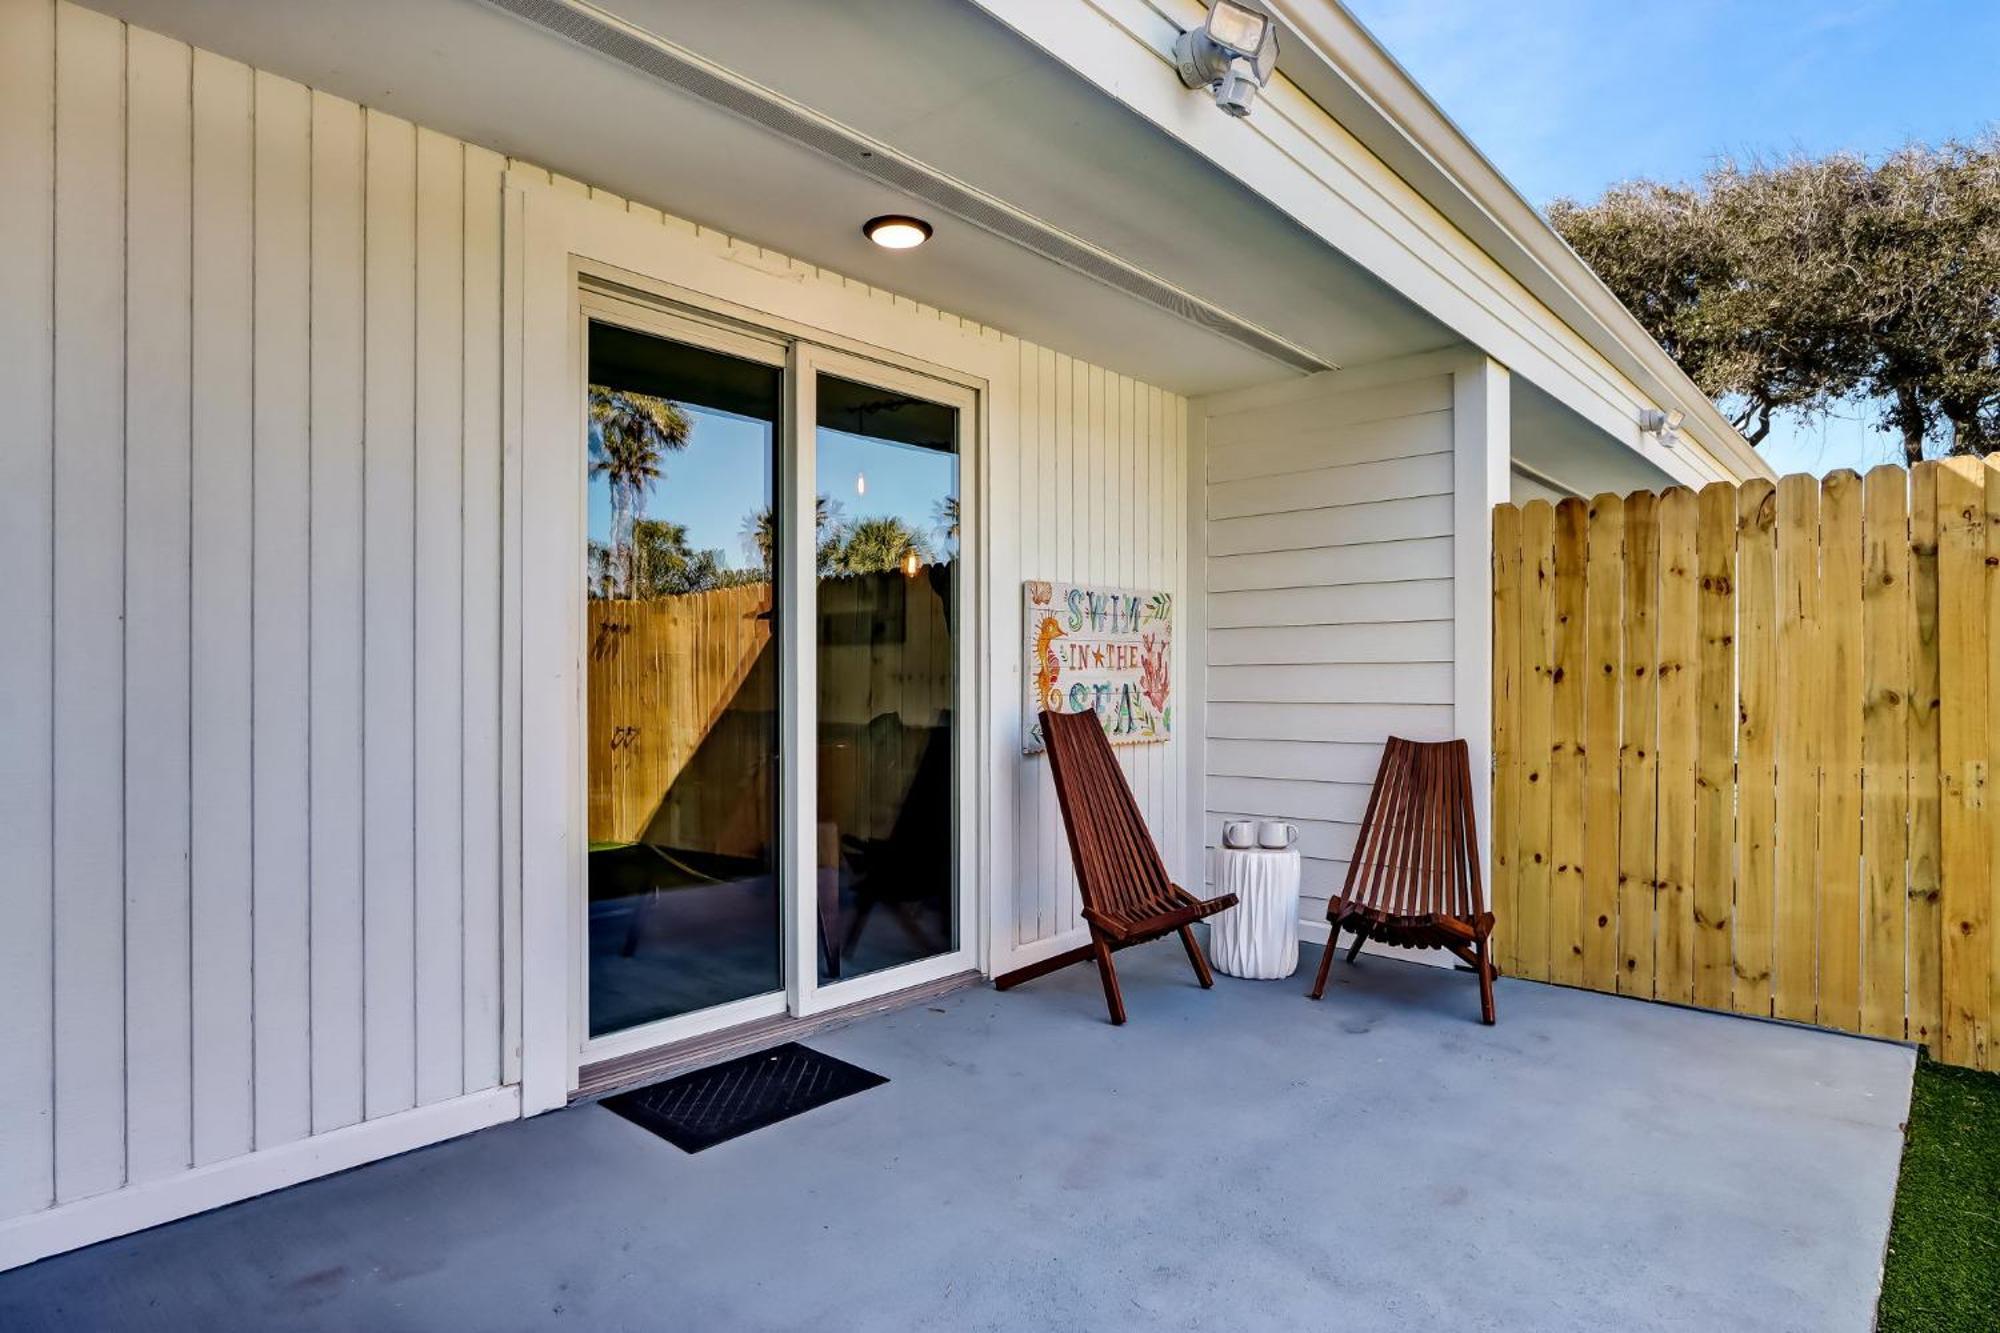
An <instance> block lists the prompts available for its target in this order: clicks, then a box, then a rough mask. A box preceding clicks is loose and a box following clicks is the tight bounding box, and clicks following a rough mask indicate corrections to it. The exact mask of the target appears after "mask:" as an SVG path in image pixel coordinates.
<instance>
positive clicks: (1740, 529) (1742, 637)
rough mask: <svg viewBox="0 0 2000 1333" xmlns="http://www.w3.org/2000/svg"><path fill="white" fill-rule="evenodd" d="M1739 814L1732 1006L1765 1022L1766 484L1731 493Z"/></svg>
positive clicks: (1770, 512) (1769, 849)
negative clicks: (1733, 506) (1733, 504)
mask: <svg viewBox="0 0 2000 1333" xmlns="http://www.w3.org/2000/svg"><path fill="white" fill-rule="evenodd" d="M1736 581H1737V589H1738V604H1739V605H1738V624H1737V628H1736V643H1737V650H1738V652H1737V682H1736V685H1737V744H1738V746H1739V747H1740V748H1739V751H1738V754H1737V758H1736V765H1737V793H1738V795H1737V802H1738V804H1737V809H1736V838H1737V843H1738V846H1739V848H1740V853H1739V856H1740V859H1739V866H1740V869H1739V870H1738V872H1737V873H1738V880H1737V885H1736V904H1735V913H1736V931H1735V935H1736V942H1735V948H1734V950H1733V956H1732V962H1731V965H1730V971H1731V973H1732V974H1733V975H1732V976H1731V979H1730V989H1731V1000H1732V1003H1733V1005H1734V1007H1735V1009H1736V1012H1738V1013H1740V1014H1756V1015H1758V1016H1760V1017H1768V1016H1769V1015H1770V1013H1771V1008H1772V1000H1773V991H1772V985H1771V977H1772V971H1773V968H1774V966H1775V954H1774V950H1775V948H1776V929H1777V901H1778V899H1777V859H1776V833H1777V820H1778V805H1777V755H1778V748H1777V738H1778V725H1777V724H1778V713H1777V708H1778V493H1777V488H1776V487H1774V486H1773V485H1771V483H1770V482H1768V481H1762V480H1759V481H1752V482H1747V483H1745V484H1744V485H1743V486H1742V488H1740V489H1739V490H1738V491H1737V493H1736Z"/></svg>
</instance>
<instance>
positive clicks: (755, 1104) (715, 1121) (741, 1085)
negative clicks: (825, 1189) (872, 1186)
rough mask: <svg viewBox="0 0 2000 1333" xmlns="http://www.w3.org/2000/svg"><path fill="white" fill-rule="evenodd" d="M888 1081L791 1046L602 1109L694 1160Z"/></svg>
mask: <svg viewBox="0 0 2000 1333" xmlns="http://www.w3.org/2000/svg"><path fill="white" fill-rule="evenodd" d="M888 1081H889V1080H888V1079H886V1078H884V1077H883V1076H882V1075H880V1074H874V1073H870V1072H869V1071H868V1070H866V1069H862V1068H860V1067H858V1066H856V1065H851V1064H849V1063H847V1061H845V1060H836V1059H834V1058H833V1057H832V1056H830V1055H821V1054H820V1053H819V1052H818V1051H814V1050H809V1049H807V1048H806V1047H804V1046H801V1045H799V1044H798V1043H797V1042H795V1041H788V1042H786V1043H785V1044H784V1045H783V1046H773V1047H772V1048H771V1049H770V1050H768V1051H758V1052H757V1053H756V1054H754V1055H746V1056H743V1057H741V1058H740V1059H736V1060H731V1061H729V1062H728V1063H726V1064H719V1065H712V1066H710V1067H709V1068H707V1069H697V1070H695V1071H694V1072H693V1073H691V1074H682V1075H679V1076H678V1077H676V1078H670V1079H667V1080H666V1081H664V1082H661V1083H653V1084H649V1085H648V1086H646V1087H643V1088H636V1089H634V1090H633V1091H631V1092H621V1093H619V1094H618V1095H617V1096H615V1097H606V1098H605V1099H604V1103H603V1104H604V1107H605V1109H607V1110H611V1111H616V1112H617V1113H618V1114H619V1115H622V1116H624V1117H625V1118H626V1119H627V1120H630V1121H631V1122H632V1123H633V1124H635V1125H638V1126H640V1127H642V1128H644V1129H650V1130H652V1131H653V1132H654V1133H655V1134H658V1135H659V1136H660V1137H661V1138H663V1139H665V1140H666V1141H667V1142H668V1143H671V1144H673V1145H674V1146H675V1147H676V1148H679V1149H681V1150H682V1151H684V1152H700V1151H701V1150H702V1149H703V1148H713V1147H714V1146H715V1145H716V1144H718V1143H727V1142H728V1141H729V1140H730V1139H733V1138H737V1137H739V1136H740V1135H744V1134H748V1133H749V1132H750V1131H751V1130H753V1129H762V1128H764V1127H765V1126H766V1125H775V1124H777V1123H778V1122H779V1121H780V1120H789V1119H791V1118H792V1117H793V1116H795V1115H799V1114H801V1113H802V1112H805V1111H810V1110H812V1109H813V1108H814V1107H815V1106H825V1105H826V1104H827V1103H828V1102H837V1101H839V1100H840V1099H841V1098H842V1097H851V1096H853V1095H854V1094H855V1093H857V1092H866V1091H867V1090H868V1089H870V1088H874V1087H879V1086H881V1085H882V1084H884V1083H887V1082H888Z"/></svg>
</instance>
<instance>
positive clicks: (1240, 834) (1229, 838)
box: [1222, 819, 1257, 848]
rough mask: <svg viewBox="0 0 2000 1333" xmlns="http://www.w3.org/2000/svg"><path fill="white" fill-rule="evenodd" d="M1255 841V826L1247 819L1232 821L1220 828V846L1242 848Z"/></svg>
mask: <svg viewBox="0 0 2000 1333" xmlns="http://www.w3.org/2000/svg"><path fill="white" fill-rule="evenodd" d="M1256 841H1257V825H1256V824H1255V823H1254V822H1253V821H1251V820H1248V819H1233V820H1230V821H1229V822H1228V823H1226V824H1224V825H1223V826H1222V845H1223V846H1224V847H1235V848H1243V847H1248V846H1250V845H1252V844H1253V843H1255V842H1256Z"/></svg>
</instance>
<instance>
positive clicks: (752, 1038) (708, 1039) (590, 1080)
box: [569, 969, 983, 1102]
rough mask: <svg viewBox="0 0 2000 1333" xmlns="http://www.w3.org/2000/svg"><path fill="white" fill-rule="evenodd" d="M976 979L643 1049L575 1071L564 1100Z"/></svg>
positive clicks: (963, 976) (961, 976) (903, 1005)
mask: <svg viewBox="0 0 2000 1333" xmlns="http://www.w3.org/2000/svg"><path fill="white" fill-rule="evenodd" d="M981 980H983V978H982V977H981V976H980V974H979V973H978V972H977V971H974V970H971V969H968V970H966V971H964V972H954V973H953V974H952V975H950V976H948V977H940V978H939V979H938V980H936V981H926V982H923V983H922V984H920V985H916V986H907V987H905V988H904V989H902V990H899V991H891V992H889V993H888V994H887V995H878V996H875V997H874V998H873V999H868V1000H856V1001H855V1002H854V1003H852V1004H844V1005H842V1006H840V1007H839V1008H838V1009H828V1010H826V1011H825V1012H824V1013H818V1014H813V1015H812V1016H811V1017H809V1018H794V1017H792V1015H790V1014H779V1015H777V1016H775V1017H772V1018H759V1019H755V1020H753V1021H751V1022H748V1023H738V1024H737V1025H736V1026H735V1027H728V1028H723V1029H721V1030H720V1031H717V1032H708V1033H704V1034H702V1035H701V1036H699V1037H688V1038H685V1039H683V1040H681V1041H673V1042H668V1043H667V1044H665V1045H664V1046H655V1047H652V1048H651V1049H649V1050H644V1051H635V1052H633V1053H632V1054H631V1055H620V1056H615V1057H613V1058H611V1059H609V1060H599V1061H597V1062H596V1063H595V1064H587V1065H584V1066H583V1067H582V1068H581V1069H579V1070H577V1075H576V1079H577V1086H576V1090H575V1091H574V1092H572V1093H570V1095H569V1099H570V1101H572V1102H587V1101H595V1100H597V1099H598V1098H600V1097H605V1096H609V1095H610V1094H612V1093H614V1092H622V1091H624V1090H625V1089H627V1088H636V1087H643V1086H644V1085H646V1084H648V1083H657V1082H659V1081H660V1080H661V1079H663V1078H672V1077H673V1076H674V1075H675V1074H685V1073H686V1072H687V1071H688V1070H690V1069H699V1068H701V1067H702V1066H703V1065H712V1064H719V1063H721V1062H722V1061H724V1060H733V1059H735V1058H736V1057H737V1056H739V1055H749V1054H750V1053H751V1052H753V1051H761V1050H763V1049H764V1048H765V1047H768V1046H776V1045H778V1044H779V1043H781V1042H787V1041H798V1040H800V1039H802V1038H805V1037H810V1036H814V1035H815V1034H817V1033H821V1032H827V1031H830V1030H832V1029H833V1028H837V1027H844V1026H846V1025H847V1024H849V1023H852V1022H854V1021H855V1020H856V1019H861V1018H869V1017H872V1016H873V1015H875V1014H886V1013H890V1012H892V1011H894V1010H897V1009H907V1008H909V1007H910V1006H911V1005H915V1004H921V1003H923V1002H924V1001H926V1000H934V999H937V998H938V997H939V996H941V995H949V994H951V993H952V992H953V991H956V990H963V989H965V988H966V987H967V986H971V985H975V984H977V983H978V982H980V981H981Z"/></svg>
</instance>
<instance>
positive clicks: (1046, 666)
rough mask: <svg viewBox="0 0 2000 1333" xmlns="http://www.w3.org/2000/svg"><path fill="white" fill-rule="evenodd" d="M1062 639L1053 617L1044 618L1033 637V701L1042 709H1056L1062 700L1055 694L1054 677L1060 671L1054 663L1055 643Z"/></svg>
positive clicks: (1058, 665) (1059, 627)
mask: <svg viewBox="0 0 2000 1333" xmlns="http://www.w3.org/2000/svg"><path fill="white" fill-rule="evenodd" d="M1062 637H1063V629H1062V626H1060V625H1058V624H1056V620H1055V617H1054V616H1048V617H1045V618H1044V619H1043V621H1042V623H1041V628H1040V630H1039V632H1038V633H1037V634H1036V635H1035V699H1036V702H1038V703H1039V704H1040V705H1041V706H1042V707H1044V708H1056V707H1059V706H1060V705H1061V703H1062V698H1061V696H1060V695H1059V694H1057V692H1056V676H1057V675H1058V674H1059V673H1060V671H1061V670H1062V668H1061V665H1060V664H1059V663H1058V662H1057V661H1056V654H1055V641H1056V640H1057V639H1060V638H1062Z"/></svg>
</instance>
